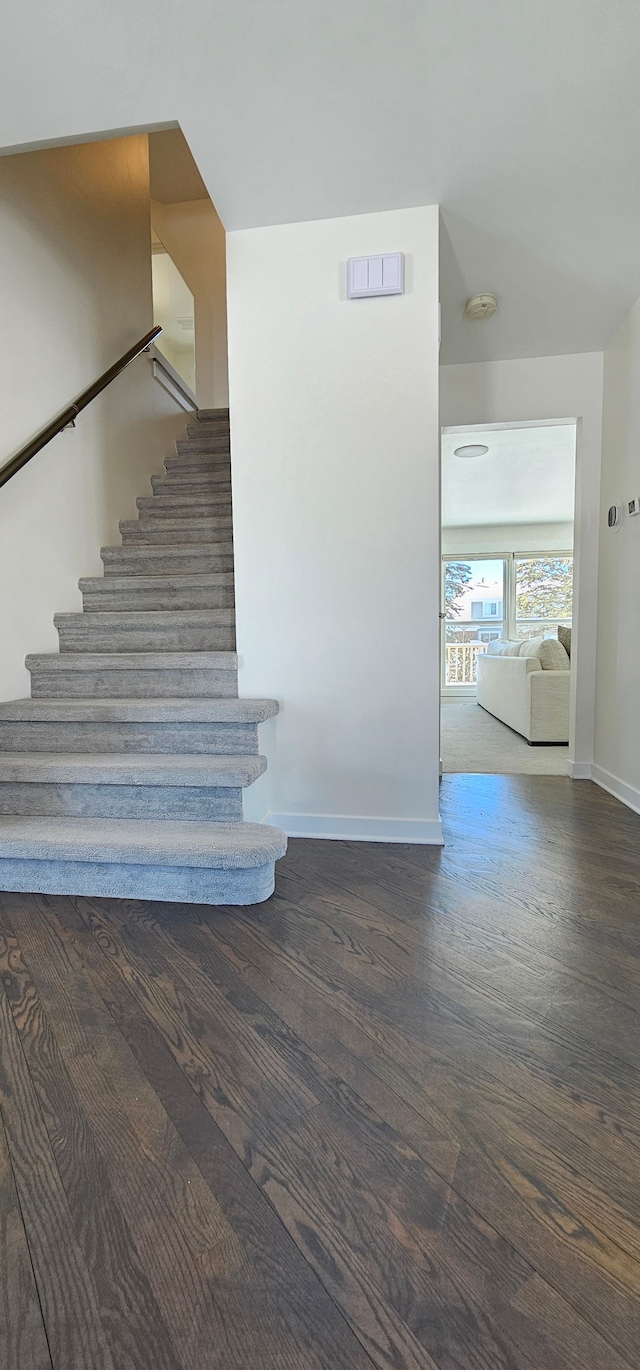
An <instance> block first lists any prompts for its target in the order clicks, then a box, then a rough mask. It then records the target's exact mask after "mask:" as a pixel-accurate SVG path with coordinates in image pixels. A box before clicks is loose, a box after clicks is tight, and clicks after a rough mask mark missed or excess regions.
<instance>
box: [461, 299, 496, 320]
mask: <svg viewBox="0 0 640 1370" xmlns="http://www.w3.org/2000/svg"><path fill="white" fill-rule="evenodd" d="M497 308H498V301H497V299H496V297H495V295H472V296H471V299H470V300H467V303H466V305H465V307H464V312H465V314H466V316H467V318H468V319H490V318H491V315H492V314H495V312H496V310H497Z"/></svg>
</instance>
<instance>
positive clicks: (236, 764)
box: [0, 752, 267, 788]
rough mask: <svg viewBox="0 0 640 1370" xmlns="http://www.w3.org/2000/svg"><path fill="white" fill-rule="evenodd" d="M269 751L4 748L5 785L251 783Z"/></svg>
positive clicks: (0, 780) (1, 776)
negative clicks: (220, 752)
mask: <svg viewBox="0 0 640 1370" xmlns="http://www.w3.org/2000/svg"><path fill="white" fill-rule="evenodd" d="M266 765H267V763H266V760H265V758H264V757H263V756H210V755H205V756H180V755H175V754H173V753H170V752H169V753H163V754H162V755H160V756H153V755H150V754H147V753H145V754H133V755H131V756H129V755H127V756H122V755H119V754H118V753H110V752H105V753H97V754H92V753H89V752H69V753H66V754H65V753H63V752H49V753H48V752H0V785H7V784H17V783H22V784H24V783H32V784H36V783H38V784H45V785H172V786H173V785H180V786H186V785H205V786H211V787H214V786H215V787H217V788H225V787H234V788H238V787H241V788H245V787H246V786H247V785H252V784H253V782H254V780H257V779H258V776H260V775H262V773H263V771H265V770H266Z"/></svg>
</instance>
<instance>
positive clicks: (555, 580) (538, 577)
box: [514, 555, 573, 638]
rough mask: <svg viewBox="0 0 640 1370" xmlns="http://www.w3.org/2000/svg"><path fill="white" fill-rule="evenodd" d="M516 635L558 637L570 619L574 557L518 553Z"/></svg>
mask: <svg viewBox="0 0 640 1370" xmlns="http://www.w3.org/2000/svg"><path fill="white" fill-rule="evenodd" d="M514 563H515V609H516V612H515V633H514V637H522V638H528V637H555V636H556V633H557V631H558V624H559V623H566V624H570V623H571V611H572V602H573V557H571V556H544V555H542V556H536V557H515V558H514Z"/></svg>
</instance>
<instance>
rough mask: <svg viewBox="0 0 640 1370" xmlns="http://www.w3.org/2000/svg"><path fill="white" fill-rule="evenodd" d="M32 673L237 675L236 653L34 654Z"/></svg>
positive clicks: (30, 662) (28, 662) (28, 663)
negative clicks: (203, 671)
mask: <svg viewBox="0 0 640 1370" xmlns="http://www.w3.org/2000/svg"><path fill="white" fill-rule="evenodd" d="M25 664H26V667H27V670H28V671H33V670H44V669H45V668H46V670H47V671H89V670H95V671H167V670H171V671H176V670H179V671H200V670H208V671H237V669H238V658H237V656H236V653H235V652H112V653H109V652H73V653H71V652H69V653H67V652H64V653H62V652H61V653H58V652H32V653H30V654H29V656H28V657H27V658H26V662H25Z"/></svg>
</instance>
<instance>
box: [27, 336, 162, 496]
mask: <svg viewBox="0 0 640 1370" xmlns="http://www.w3.org/2000/svg"><path fill="white" fill-rule="evenodd" d="M161 332H162V329H161V327H160V325H159V324H158V325H157V327H156V328H152V329H151V332H150V333H146V334H145V336H144V338H141V339H140V341H139V342H137V343H135V344H134V346H133V347H130V348H129V351H128V352H124V353H123V355H122V356H121V357H120V358H119V360H118V361H117V362H114V363H113V366H110V367H109V370H108V371H105V372H103V374H102V376H99V377H98V379H97V381H94V382H93V385H89V386H87V389H86V390H83V391H82V394H81V395H78V398H77V400H74V402H73V404H70V405H68V406H67V408H66V409H64V410H63V412H62V413H61V414H58V416H57V418H55V419H53V420H52V421H51V423H48V424H47V426H46V428H42V429H41V430H40V432H39V433H37V434H36V436H35V438H32V439H31V442H28V443H26V445H25V446H24V447H22V448H21V449H20V451H19V452H16V455H15V457H12V458H11V460H10V461H8V462H7V463H6V464H5V465H4V466H2V467H0V486H2V485H6V484H7V481H9V480H11V477H12V476H15V474H16V472H17V471H21V470H22V467H23V466H26V464H27V462H28V461H31V458H32V457H35V455H36V453H37V452H41V451H42V448H43V447H46V445H47V443H48V442H51V439H52V438H55V437H57V436H58V433H61V432H62V430H63V429H64V428H68V427H69V425H70V424H73V423H75V420H76V418H77V416H78V414H79V413H80V412H81V411H82V410H83V409H86V407H87V405H88V404H91V401H92V400H95V398H96V396H97V395H100V394H101V392H102V391H103V390H106V388H107V386H108V385H111V382H112V381H114V380H115V379H116V376H119V375H120V372H121V371H124V370H125V367H127V366H128V365H129V363H130V362H133V361H135V359H136V357H139V356H140V353H141V352H146V351H147V348H148V347H150V346H151V343H152V342H153V340H154V338H157V337H158V334H159V333H161Z"/></svg>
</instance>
